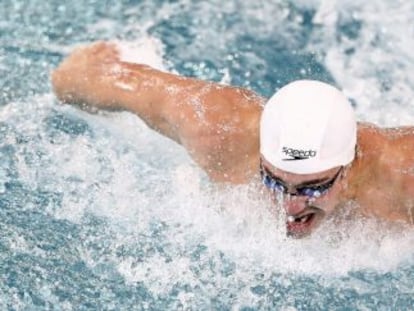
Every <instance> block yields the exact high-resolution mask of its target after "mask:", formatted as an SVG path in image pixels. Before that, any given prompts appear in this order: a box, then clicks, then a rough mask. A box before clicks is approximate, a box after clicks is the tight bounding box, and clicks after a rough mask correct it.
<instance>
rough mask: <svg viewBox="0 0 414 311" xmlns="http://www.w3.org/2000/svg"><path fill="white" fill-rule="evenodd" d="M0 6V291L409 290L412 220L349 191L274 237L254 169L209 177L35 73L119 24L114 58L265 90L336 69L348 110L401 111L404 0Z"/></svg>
mask: <svg viewBox="0 0 414 311" xmlns="http://www.w3.org/2000/svg"><path fill="white" fill-rule="evenodd" d="M218 4H219V5H218ZM0 12H3V13H0V14H5V15H4V16H2V18H1V19H0V20H2V21H3V22H1V23H0V42H1V45H0V51H1V54H0V55H1V56H0V70H1V71H3V70H4V71H5V72H7V73H8V74H7V75H2V76H4V78H2V80H0V85H1V87H2V94H3V95H2V96H1V101H0V103H1V105H2V106H1V108H0V109H1V110H0V138H1V140H0V157H1V160H2V161H0V228H1V229H2V235H1V236H0V249H1V252H0V276H1V282H0V309H2V310H3V309H4V310H7V309H8V310H27V309H35V310H43V309H44V310H90V309H96V310H123V309H128V308H129V309H132V310H144V309H145V310H167V309H168V310H177V309H178V310H182V309H184V310H211V309H223V310H230V309H232V310H233V309H234V310H256V309H263V310H268V309H278V310H318V309H321V310H326V309H344V308H345V306H346V307H347V308H349V309H358V310H360V309H362V310H366V309H383V310H388V309H390V308H391V309H408V308H410V307H411V306H412V305H413V303H414V301H413V298H412V297H413V289H412V288H413V281H412V280H413V274H414V265H413V262H414V261H413V251H412V245H413V240H414V234H413V231H412V229H411V228H409V227H407V228H406V227H403V226H402V225H400V224H397V225H395V226H389V225H388V224H384V223H381V222H379V221H375V220H370V219H358V220H355V218H352V217H349V215H351V214H353V212H354V207H353V206H351V205H350V206H349V207H347V209H345V210H343V211H341V213H340V214H339V215H337V219H340V220H341V222H342V224H341V226H337V220H336V219H330V220H328V221H327V222H326V223H325V224H324V225H323V227H322V228H321V229H320V230H318V232H316V233H315V234H314V235H312V237H310V238H307V239H303V240H291V239H288V238H286V235H285V232H284V224H283V221H284V220H283V219H282V217H280V215H281V213H280V211H279V210H278V209H277V208H275V207H273V206H272V204H271V203H269V201H268V200H267V198H266V196H263V195H262V193H260V191H259V190H258V189H256V187H255V186H253V185H245V186H237V187H230V186H229V187H227V188H220V187H217V186H216V185H214V184H211V183H210V182H209V180H208V179H207V177H206V175H205V174H204V172H202V171H201V170H200V169H199V168H198V167H197V166H196V165H195V164H194V163H193V162H192V161H191V159H190V158H189V156H188V155H187V153H186V152H185V150H183V149H182V148H181V147H180V146H177V145H176V144H175V143H173V142H171V141H169V140H168V139H166V138H164V137H161V136H160V135H158V134H157V133H155V132H153V131H151V130H149V129H148V128H147V127H146V126H145V124H144V123H143V122H142V121H141V120H139V119H138V118H137V117H136V116H134V115H132V114H130V113H104V112H100V113H98V114H88V113H86V112H83V111H79V110H77V109H75V108H73V107H69V106H63V105H60V104H59V103H57V101H56V99H55V98H54V97H53V95H52V94H51V91H50V85H49V70H50V69H51V68H53V67H54V66H56V64H57V63H58V62H59V61H60V60H61V59H62V57H63V55H66V54H67V53H68V52H69V51H70V50H71V47H73V46H75V45H78V44H79V43H82V42H86V41H90V40H94V39H100V38H110V39H113V38H117V39H119V42H121V43H119V44H121V47H122V49H123V50H122V57H123V58H124V59H127V60H130V61H131V60H132V61H138V62H147V63H149V64H151V65H153V66H155V67H157V68H161V69H164V70H167V69H168V70H172V71H175V72H180V73H182V74H187V75H192V76H196V77H199V78H204V79H212V80H214V81H225V82H228V83H231V84H237V85H242V86H246V87H250V88H252V89H254V90H255V91H257V92H259V93H261V94H263V95H270V94H271V93H273V91H274V90H275V89H276V88H278V87H280V86H281V85H282V84H284V83H285V82H286V81H290V80H293V79H296V78H300V77H313V78H320V79H323V80H325V81H330V82H333V81H335V82H336V83H337V84H338V85H339V86H341V87H343V88H344V89H345V91H346V92H347V94H348V95H350V96H351V97H352V98H353V99H354V100H355V103H356V110H357V113H358V114H359V115H360V117H361V118H363V119H366V120H369V121H376V122H379V123H381V124H383V125H386V124H398V123H400V122H401V123H408V124H410V123H411V124H412V123H414V112H413V111H414V110H413V109H409V108H410V106H411V105H412V104H411V101H410V100H409V98H412V97H413V94H414V85H413V80H412V78H410V72H411V71H410V69H411V67H412V59H411V56H410V53H408V52H407V51H408V47H409V46H410V44H411V45H412V43H413V42H412V40H413V39H412V36H411V37H410V36H409V35H407V38H405V40H400V39H399V38H400V33H401V32H402V29H405V28H403V27H405V26H404V25H409V26H410V27H411V28H412V26H413V22H412V20H414V19H412V12H413V10H412V5H411V4H410V3H404V2H400V3H398V5H397V4H396V3H394V2H390V1H385V2H384V1H374V2H371V3H370V4H366V3H362V2H359V1H351V2H349V3H347V4H342V3H339V2H328V1H312V2H306V3H305V2H303V3H302V1H299V2H295V5H294V4H293V3H287V2H282V1H281V2H279V3H276V4H274V3H269V2H264V1H259V2H257V3H256V4H252V3H247V2H246V3H244V2H243V3H239V2H238V1H227V2H226V3H225V4H223V3H221V2H218V1H210V2H208V3H206V2H203V3H198V2H191V1H170V2H167V1H152V2H145V1H144V2H141V3H140V4H133V3H130V2H127V1H125V2H118V1H113V2H111V1H109V2H107V3H106V4H105V5H104V6H103V7H100V6H99V5H98V3H97V2H94V1H89V2H87V3H86V4H81V3H78V2H77V1H75V2H74V4H61V3H60V2H58V1H55V2H54V1H50V2H48V3H47V4H45V3H43V2H42V3H41V2H37V1H31V3H30V4H29V5H25V4H24V3H23V2H22V1H15V2H7V1H6V2H3V3H2V4H0ZM4 12H7V14H6V13H4ZM390 12H391V13H390ZM394 12H395V16H396V15H397V13H398V14H399V15H398V16H399V18H398V19H396V18H395V16H394ZM374 13H375V14H374ZM35 16H37V17H38V18H39V21H38V23H36V26H32V23H31V21H32V20H33V19H34V17H35ZM393 16H394V17H393ZM3 17H4V18H3ZM72 21H74V22H75V23H72ZM33 25H35V24H33ZM411 28H410V29H411ZM10 29H14V32H11V31H10ZM385 30H386V31H385ZM218 34H220V35H218ZM33 38H36V39H37V40H33ZM125 42H126V43H125ZM390 44H393V45H394V46H397V47H398V48H390ZM131 46H132V48H131ZM373 55H374V56H375V57H373ZM120 87H127V86H125V85H124V86H120ZM171 91H172V92H173V91H174V90H171ZM389 112H392V114H390V113H389Z"/></svg>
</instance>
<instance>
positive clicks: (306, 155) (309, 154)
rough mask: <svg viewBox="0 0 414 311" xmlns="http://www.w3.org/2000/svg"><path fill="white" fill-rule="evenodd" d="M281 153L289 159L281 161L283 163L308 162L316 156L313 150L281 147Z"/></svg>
mask: <svg viewBox="0 0 414 311" xmlns="http://www.w3.org/2000/svg"><path fill="white" fill-rule="evenodd" d="M282 152H283V153H284V154H285V155H286V156H288V157H289V158H285V159H282V160H283V161H295V160H308V159H310V158H313V157H315V156H316V151H315V150H301V149H293V148H288V147H283V148H282Z"/></svg>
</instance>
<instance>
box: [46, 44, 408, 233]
mask: <svg viewBox="0 0 414 311" xmlns="http://www.w3.org/2000/svg"><path fill="white" fill-rule="evenodd" d="M52 84H53V88H54V92H55V93H56V95H57V97H58V98H59V99H60V100H61V101H63V102H65V103H70V104H81V105H84V107H93V108H98V109H110V110H127V111H130V112H133V113H135V114H137V115H138V116H139V117H140V118H142V119H143V120H144V121H145V122H146V123H147V124H148V125H149V126H150V127H151V128H152V129H154V130H156V131H158V132H159V133H161V134H163V135H165V136H167V137H169V138H170V139H172V140H174V141H176V142H177V143H179V144H181V145H182V146H184V147H185V148H186V149H187V151H188V152H189V154H190V155H191V156H192V158H193V159H194V161H195V162H196V163H198V165H199V166H200V167H201V168H203V169H204V170H205V171H206V172H207V174H208V175H209V177H210V178H211V180H213V181H216V182H225V183H233V184H241V183H249V182H255V181H259V180H260V181H261V182H262V183H263V185H264V187H265V189H267V190H266V191H264V192H263V193H268V194H269V196H270V197H271V198H273V200H275V202H280V203H281V204H280V205H281V206H283V210H284V214H285V215H286V230H287V234H288V235H289V236H292V237H296V238H300V237H304V236H307V235H309V234H310V233H312V232H313V231H314V230H315V229H316V228H317V227H318V225H319V224H321V223H322V222H323V220H324V219H326V217H327V216H329V215H335V214H334V213H336V212H337V211H338V210H339V209H341V208H345V206H346V204H347V203H348V202H353V203H354V204H356V206H357V208H358V210H359V212H360V214H361V215H366V216H370V217H378V218H382V219H385V220H389V221H395V222H401V223H410V224H413V221H414V219H413V217H414V216H413V213H414V127H399V128H380V127H378V126H375V125H373V124H367V123H360V122H357V121H356V118H355V114H354V111H353V108H352V106H351V104H350V103H349V101H348V99H347V98H346V97H345V96H344V95H343V93H342V92H341V91H339V90H338V89H336V88H335V87H333V86H331V85H328V84H326V83H322V82H318V81H312V80H300V81H294V82H292V83H290V84H288V85H286V86H284V87H283V88H281V89H280V90H279V91H277V92H276V93H275V94H274V95H273V96H272V97H271V98H270V99H269V100H266V99H265V98H263V97H261V96H259V95H257V94H255V93H254V92H252V91H249V90H246V89H243V88H238V87H231V86H225V85H220V84H216V83H212V82H206V81H201V80H197V79H193V78H186V77H182V76H178V75H174V74H171V73H166V72H162V71H159V70H156V69H154V68H151V67H149V66H146V65H142V64H136V63H130V62H125V61H122V60H121V59H120V55H119V51H118V48H117V47H116V46H115V45H113V44H111V43H105V42H99V43H95V44H92V45H90V46H86V47H83V48H79V49H77V50H75V51H74V52H73V53H72V54H71V55H70V56H69V57H67V58H66V59H65V60H64V61H63V62H62V63H61V64H60V65H59V67H58V68H57V69H56V70H55V71H54V72H53V74H52ZM259 178H260V179H259Z"/></svg>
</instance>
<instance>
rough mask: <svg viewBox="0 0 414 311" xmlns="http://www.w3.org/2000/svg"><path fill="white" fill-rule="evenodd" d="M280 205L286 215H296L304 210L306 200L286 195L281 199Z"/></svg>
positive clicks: (301, 197)
mask: <svg viewBox="0 0 414 311" xmlns="http://www.w3.org/2000/svg"><path fill="white" fill-rule="evenodd" d="M282 204H283V208H284V209H285V211H286V214H288V215H297V214H300V213H301V212H303V211H304V210H305V209H306V206H307V198H306V197H305V196H298V195H290V194H287V195H285V196H284V197H283V202H282Z"/></svg>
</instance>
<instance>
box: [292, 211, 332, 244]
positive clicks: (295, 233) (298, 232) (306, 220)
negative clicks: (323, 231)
mask: <svg viewBox="0 0 414 311" xmlns="http://www.w3.org/2000/svg"><path fill="white" fill-rule="evenodd" d="M324 214H325V212H324V211H323V210H321V209H319V208H317V207H309V208H308V209H307V211H305V212H304V213H301V214H300V215H291V216H288V217H287V220H286V230H287V235H288V236H291V237H294V238H302V237H304V236H307V235H309V234H310V233H311V232H312V230H313V229H314V228H315V227H316V225H317V223H319V221H320V219H322V218H323V216H324Z"/></svg>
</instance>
